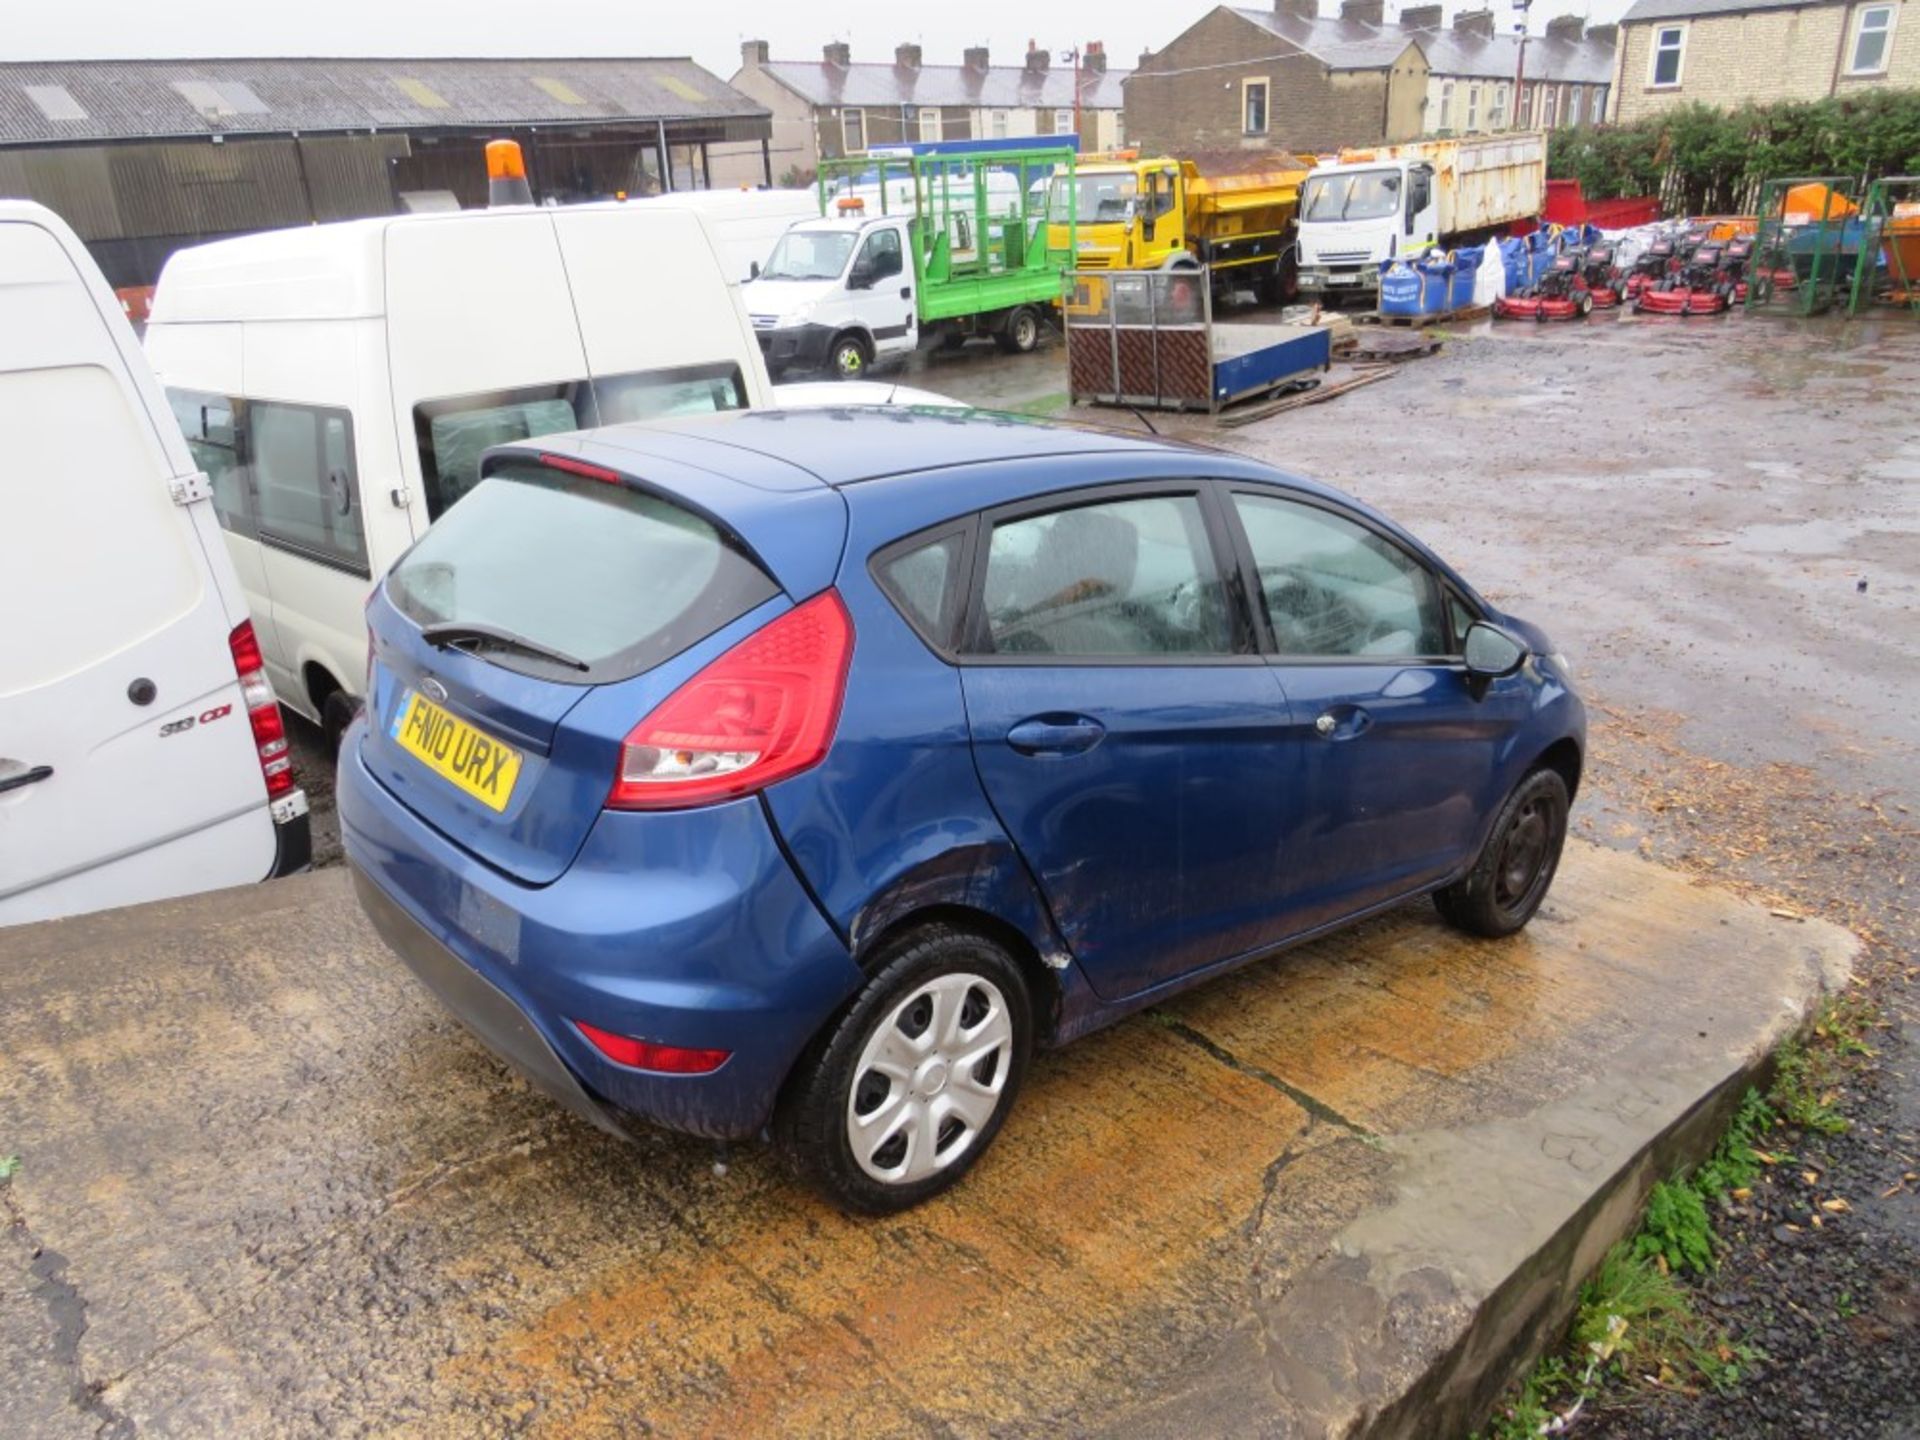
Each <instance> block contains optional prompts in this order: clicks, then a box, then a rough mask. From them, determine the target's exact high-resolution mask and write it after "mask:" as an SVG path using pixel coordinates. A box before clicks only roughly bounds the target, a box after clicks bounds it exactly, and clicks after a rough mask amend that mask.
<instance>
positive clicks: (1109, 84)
mask: <svg viewBox="0 0 1920 1440" xmlns="http://www.w3.org/2000/svg"><path fill="white" fill-rule="evenodd" d="M760 68H761V69H762V70H764V71H765V72H766V73H767V74H768V75H771V76H772V77H773V78H774V79H775V80H778V81H779V82H780V83H781V84H782V85H784V86H786V87H787V89H789V90H791V91H793V93H794V94H796V95H798V96H799V97H800V98H801V99H803V100H805V101H806V102H807V103H808V104H809V105H827V106H842V105H852V106H856V107H864V106H872V107H874V108H875V109H889V108H892V107H894V106H900V105H927V106H934V105H965V106H978V107H980V108H982V109H998V110H1017V109H1033V110H1066V109H1071V108H1072V106H1073V70H1072V67H1070V66H1063V67H1061V68H1059V69H1053V68H1049V69H1046V70H1042V71H1038V72H1035V71H1030V70H1028V69H1027V67H1026V66H1024V65H990V66H988V67H987V68H986V69H985V70H973V69H969V68H968V67H967V66H965V65H921V66H918V67H905V66H900V65H893V64H889V63H886V62H884V61H878V62H869V61H856V62H855V63H854V64H852V65H829V64H827V63H826V62H825V61H824V60H770V61H768V62H767V63H766V64H764V65H762V66H761V67H760ZM1132 73H1133V72H1132V71H1130V70H1107V71H1099V72H1096V71H1082V72H1081V76H1080V82H1081V85H1080V104H1081V107H1082V108H1083V109H1093V110H1118V109H1119V108H1120V107H1121V106H1122V105H1124V104H1125V103H1126V100H1125V97H1123V96H1122V95H1121V93H1120V86H1121V84H1122V83H1123V82H1124V81H1125V80H1126V78H1127V76H1128V75H1130V74H1132Z"/></svg>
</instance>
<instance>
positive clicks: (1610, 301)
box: [1580, 240, 1622, 310]
mask: <svg viewBox="0 0 1920 1440" xmlns="http://www.w3.org/2000/svg"><path fill="white" fill-rule="evenodd" d="M1613 257H1614V249H1613V242H1612V241H1611V240H1601V241H1596V242H1595V243H1594V244H1592V245H1589V246H1588V247H1587V248H1586V251H1585V253H1584V254H1583V255H1582V256H1581V260H1580V280H1581V283H1582V284H1584V285H1585V286H1586V287H1587V294H1588V295H1589V296H1591V297H1592V299H1593V308H1594V309H1596V310H1611V309H1613V308H1614V307H1616V306H1617V305H1619V303H1620V300H1621V288H1622V287H1621V281H1620V267H1619V265H1618V264H1617V263H1615V261H1614V258H1613Z"/></svg>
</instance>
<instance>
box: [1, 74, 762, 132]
mask: <svg viewBox="0 0 1920 1440" xmlns="http://www.w3.org/2000/svg"><path fill="white" fill-rule="evenodd" d="M766 118H768V111H767V109H766V107H764V106H762V105H760V104H757V103H756V102H755V101H753V100H750V99H748V98H747V97H746V96H744V95H742V94H741V93H740V92H739V91H737V90H735V89H733V88H732V87H730V86H729V85H727V84H726V82H725V81H723V80H721V79H719V78H718V77H717V76H715V75H713V74H711V73H710V72H709V71H707V70H704V69H702V68H701V67H700V66H698V65H696V64H694V62H693V61H691V60H687V59H650V60H335V59H300V60H48V61H21V62H4V63H0V145H34V144H48V143H58V142H62V141H93V140H131V139H149V138H167V137H178V136H201V135H216V134H219V135H246V134H269V135H281V134H286V133H288V132H289V131H296V130H297V131H303V132H304V131H327V130H335V131H338V130H371V129H381V130H392V129H424V128H433V129H440V128H446V127H456V128H459V127H485V126H507V125H554V124H568V123H572V124H585V123H605V122H607V121H623V120H624V121H646V122H649V123H651V122H653V121H656V120H700V119H713V120H727V119H741V120H764V119H766Z"/></svg>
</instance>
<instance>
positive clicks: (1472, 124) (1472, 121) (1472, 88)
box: [1467, 85, 1480, 131]
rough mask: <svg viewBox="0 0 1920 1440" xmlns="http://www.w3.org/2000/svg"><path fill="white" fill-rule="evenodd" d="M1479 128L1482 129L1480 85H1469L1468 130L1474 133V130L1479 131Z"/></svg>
mask: <svg viewBox="0 0 1920 1440" xmlns="http://www.w3.org/2000/svg"><path fill="white" fill-rule="evenodd" d="M1479 128H1480V87H1479V86H1478V85H1469V86H1468V87H1467V129H1468V130H1469V131H1474V130H1478V129H1479Z"/></svg>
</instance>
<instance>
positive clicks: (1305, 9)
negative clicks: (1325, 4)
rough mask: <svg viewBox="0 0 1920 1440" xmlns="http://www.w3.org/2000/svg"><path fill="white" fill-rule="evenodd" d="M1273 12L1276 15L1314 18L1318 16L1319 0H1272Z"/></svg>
mask: <svg viewBox="0 0 1920 1440" xmlns="http://www.w3.org/2000/svg"><path fill="white" fill-rule="evenodd" d="M1273 12H1274V14H1276V15H1294V16H1298V17H1299V18H1300V19H1302V20H1316V19H1318V18H1319V16H1320V0H1273Z"/></svg>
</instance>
